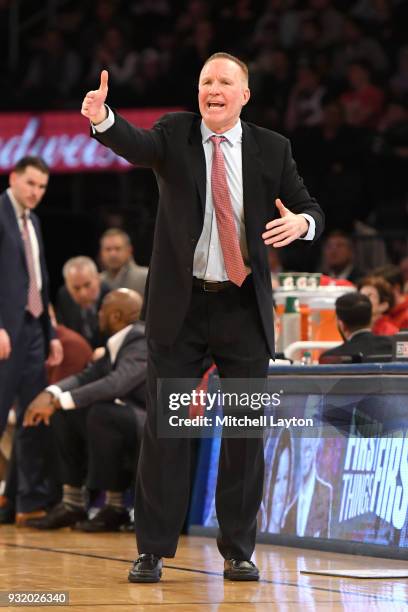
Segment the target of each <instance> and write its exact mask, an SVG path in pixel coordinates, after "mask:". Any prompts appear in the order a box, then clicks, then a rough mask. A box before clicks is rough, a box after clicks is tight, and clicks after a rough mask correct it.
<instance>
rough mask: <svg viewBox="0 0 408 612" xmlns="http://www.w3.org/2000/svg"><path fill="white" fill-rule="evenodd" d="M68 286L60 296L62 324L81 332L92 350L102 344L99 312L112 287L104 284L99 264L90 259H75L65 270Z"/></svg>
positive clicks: (65, 265) (58, 316) (61, 289)
mask: <svg viewBox="0 0 408 612" xmlns="http://www.w3.org/2000/svg"><path fill="white" fill-rule="evenodd" d="M62 274H63V277H64V281H65V284H64V285H63V286H62V287H60V289H59V290H58V295H57V304H56V311H57V319H58V323H61V324H62V325H65V326H66V327H69V328H70V329H73V330H74V331H76V332H78V333H79V334H81V336H83V337H84V338H85V340H87V341H88V342H89V344H90V345H91V346H92V348H97V347H99V346H101V344H102V338H101V335H100V333H99V326H98V311H99V308H100V306H101V303H102V300H103V298H104V296H105V295H106V294H107V293H109V291H110V289H109V286H108V285H107V284H106V283H104V282H101V280H100V278H99V274H98V269H97V267H96V264H95V262H94V261H93V260H92V259H91V258H90V257H85V256H79V257H72V258H71V259H68V261H66V262H65V264H64V267H63V269H62Z"/></svg>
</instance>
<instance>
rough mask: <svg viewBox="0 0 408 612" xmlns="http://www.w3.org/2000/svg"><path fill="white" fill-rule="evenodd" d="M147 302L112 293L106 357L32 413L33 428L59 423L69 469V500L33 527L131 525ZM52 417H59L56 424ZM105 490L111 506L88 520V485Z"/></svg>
mask: <svg viewBox="0 0 408 612" xmlns="http://www.w3.org/2000/svg"><path fill="white" fill-rule="evenodd" d="M141 306H142V298H141V296H140V295H139V294H138V293H136V292H135V291H131V290H130V289H117V290H116V291H111V292H110V293H108V294H107V295H106V297H105V298H104V300H103V302H102V306H101V309H100V311H99V326H100V330H101V332H102V333H104V334H106V335H107V336H109V339H108V341H107V348H106V352H105V355H104V356H103V357H101V358H100V359H98V360H97V361H96V362H94V363H93V364H92V365H91V366H90V367H88V368H87V369H85V370H84V371H83V372H81V373H80V374H77V375H75V376H69V377H68V378H65V379H63V380H61V381H60V382H59V383H58V384H56V385H51V386H49V387H47V388H46V389H45V390H44V391H43V392H42V393H40V394H39V395H38V396H37V397H36V398H35V399H34V400H33V402H32V403H31V404H30V406H29V407H28V410H27V413H26V417H25V420H24V425H25V426H33V425H37V424H38V423H40V422H41V421H44V422H45V423H46V424H47V425H48V424H50V423H51V425H52V429H53V432H54V433H55V438H56V443H57V447H58V454H59V457H60V463H61V477H62V482H63V490H64V493H63V499H62V502H61V503H60V504H58V505H57V506H54V508H52V509H51V510H50V512H49V513H48V514H47V515H46V516H45V517H43V518H41V519H38V520H32V521H30V522H29V523H28V525H29V526H31V527H37V528H38V529H58V528H60V527H67V526H69V525H74V524H76V523H78V522H81V524H80V525H79V526H78V527H79V528H80V529H81V530H83V531H89V532H96V531H112V530H116V529H118V528H119V527H120V526H121V525H124V524H126V523H127V522H128V520H129V515H128V512H127V510H126V508H125V507H124V503H123V492H124V491H125V490H126V489H127V488H128V486H129V485H130V483H131V480H132V476H133V474H134V472H135V464H136V462H137V457H138V453H139V446H140V441H141V436H142V429H143V425H144V420H145V380H146V341H145V336H144V326H143V324H142V323H140V322H139V316H140V311H141ZM51 417H52V418H51ZM84 484H86V486H87V487H88V488H89V489H92V490H95V489H96V490H104V491H107V494H106V504H105V506H104V507H103V508H102V509H101V510H100V511H99V512H98V513H97V515H96V516H95V517H94V518H92V519H91V520H88V517H87V514H86V511H85V504H84V500H83V496H82V486H83V485H84Z"/></svg>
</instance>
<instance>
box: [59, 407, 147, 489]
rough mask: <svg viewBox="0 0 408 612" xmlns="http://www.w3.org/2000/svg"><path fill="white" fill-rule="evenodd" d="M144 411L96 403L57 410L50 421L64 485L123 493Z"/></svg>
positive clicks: (129, 478)
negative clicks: (83, 486)
mask: <svg viewBox="0 0 408 612" xmlns="http://www.w3.org/2000/svg"><path fill="white" fill-rule="evenodd" d="M144 421H145V412H144V411H143V410H142V409H140V408H138V407H136V406H131V405H120V404H115V403H113V402H99V403H97V404H92V406H88V407H86V408H76V409H73V410H58V411H57V412H56V413H55V414H54V415H53V417H52V419H51V426H52V431H53V433H54V436H55V442H56V446H57V449H58V456H59V460H60V471H61V477H62V482H63V484H68V485H71V486H73V487H81V486H82V485H84V484H86V486H87V487H88V488H89V489H91V490H101V491H125V490H126V489H127V488H128V487H129V486H130V484H132V482H131V481H132V478H134V473H135V468H136V464H137V459H138V455H139V449H140V440H141V437H142V432H143V425H144Z"/></svg>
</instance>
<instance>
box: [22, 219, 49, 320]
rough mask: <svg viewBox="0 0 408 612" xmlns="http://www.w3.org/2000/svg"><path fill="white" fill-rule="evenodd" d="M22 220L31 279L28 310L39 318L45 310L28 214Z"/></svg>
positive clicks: (29, 281) (29, 277)
mask: <svg viewBox="0 0 408 612" xmlns="http://www.w3.org/2000/svg"><path fill="white" fill-rule="evenodd" d="M22 220H23V242H24V251H25V256H26V261H27V269H28V279H29V280H28V283H29V284H28V300H27V307H26V310H28V312H29V313H30V314H32V315H33V317H35V318H37V317H39V316H40V315H41V314H42V312H43V310H44V308H43V303H42V299H41V293H40V290H39V288H38V284H37V277H36V274H35V267H34V256H33V250H32V247H31V240H30V232H29V230H28V218H27V215H26V214H24V215H23V216H22Z"/></svg>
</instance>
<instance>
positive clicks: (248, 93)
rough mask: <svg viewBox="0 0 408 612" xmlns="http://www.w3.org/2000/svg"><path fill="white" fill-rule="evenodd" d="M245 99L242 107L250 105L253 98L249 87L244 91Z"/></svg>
mask: <svg viewBox="0 0 408 612" xmlns="http://www.w3.org/2000/svg"><path fill="white" fill-rule="evenodd" d="M243 97H244V102H243V104H242V106H245V104H248V102H249V98H250V97H251V90H250V89H249V87H246V88H245V89H244V92H243Z"/></svg>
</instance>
